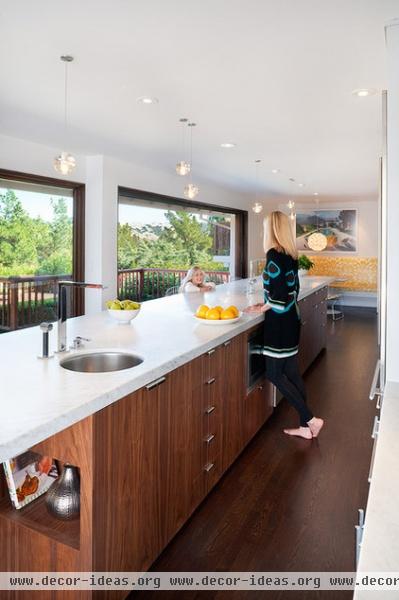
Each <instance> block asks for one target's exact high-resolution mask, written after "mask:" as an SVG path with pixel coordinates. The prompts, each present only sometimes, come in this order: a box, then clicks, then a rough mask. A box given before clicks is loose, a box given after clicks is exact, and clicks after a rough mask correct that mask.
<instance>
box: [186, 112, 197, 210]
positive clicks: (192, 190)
mask: <svg viewBox="0 0 399 600" xmlns="http://www.w3.org/2000/svg"><path fill="white" fill-rule="evenodd" d="M195 126H196V123H188V127H190V183H188V184H187V185H186V186H185V187H184V190H183V194H184V196H185V197H186V198H188V199H189V200H194V198H195V197H196V196H197V195H198V193H199V187H198V186H197V185H195V184H194V183H193V182H192V173H193V127H195Z"/></svg>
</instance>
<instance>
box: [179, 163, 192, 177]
mask: <svg viewBox="0 0 399 600" xmlns="http://www.w3.org/2000/svg"><path fill="white" fill-rule="evenodd" d="M190 170H191V165H190V163H189V162H187V161H186V160H180V161H179V162H178V163H177V165H176V173H177V174H178V175H181V176H184V175H188V174H189V173H190Z"/></svg>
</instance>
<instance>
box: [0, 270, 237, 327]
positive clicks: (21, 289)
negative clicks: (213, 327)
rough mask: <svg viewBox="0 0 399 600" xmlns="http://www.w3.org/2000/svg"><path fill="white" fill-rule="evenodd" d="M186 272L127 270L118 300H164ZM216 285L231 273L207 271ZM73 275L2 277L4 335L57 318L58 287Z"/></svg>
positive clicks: (0, 320)
mask: <svg viewBox="0 0 399 600" xmlns="http://www.w3.org/2000/svg"><path fill="white" fill-rule="evenodd" d="M186 273H187V271H186V270H185V269H144V268H143V269H140V268H138V269H124V270H122V271H119V272H118V298H120V299H124V298H130V299H132V300H137V301H139V302H141V301H143V300H150V299H152V298H161V297H162V296H164V295H165V293H166V291H167V290H168V289H169V288H171V287H175V286H178V285H180V282H181V280H182V279H183V277H184V276H185V275H186ZM206 275H207V278H208V279H209V280H210V281H214V282H215V283H217V284H218V283H227V282H228V281H229V278H230V274H229V272H228V271H206ZM63 279H72V276H71V275H37V276H36V275H30V276H27V277H0V333H1V332H4V331H11V330H14V329H21V328H23V327H29V326H31V325H38V324H39V323H41V322H42V321H54V320H56V318H57V284H58V282H59V281H60V280H63Z"/></svg>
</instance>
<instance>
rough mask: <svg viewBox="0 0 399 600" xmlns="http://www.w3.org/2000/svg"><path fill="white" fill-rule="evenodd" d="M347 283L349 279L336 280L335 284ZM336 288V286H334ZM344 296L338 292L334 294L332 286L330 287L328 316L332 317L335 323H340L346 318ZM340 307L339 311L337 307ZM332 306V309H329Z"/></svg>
mask: <svg viewBox="0 0 399 600" xmlns="http://www.w3.org/2000/svg"><path fill="white" fill-rule="evenodd" d="M344 281H347V279H343V278H340V279H334V281H333V283H334V284H335V283H342V282H344ZM332 287H334V286H332ZM342 296H343V294H339V293H337V292H332V291H331V289H330V286H329V287H328V295H327V315H331V318H332V320H333V321H339V320H340V319H343V318H344V316H345V315H344V312H343V307H342ZM337 304H338V306H339V308H338V309H337V308H336V306H337ZM328 306H330V308H328Z"/></svg>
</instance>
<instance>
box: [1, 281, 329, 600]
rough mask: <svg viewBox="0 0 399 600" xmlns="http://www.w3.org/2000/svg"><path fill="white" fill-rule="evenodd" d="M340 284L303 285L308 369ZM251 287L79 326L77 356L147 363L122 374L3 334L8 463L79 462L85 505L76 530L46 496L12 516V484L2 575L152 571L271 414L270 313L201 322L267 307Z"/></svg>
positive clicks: (78, 321)
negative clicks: (264, 363)
mask: <svg viewBox="0 0 399 600" xmlns="http://www.w3.org/2000/svg"><path fill="white" fill-rule="evenodd" d="M329 282H330V278H326V277H305V278H303V280H302V282H301V294H300V306H301V317H302V322H303V329H302V337H301V345H300V357H299V358H300V365H301V370H302V371H304V370H305V369H306V368H307V367H308V366H309V364H310V363H311V362H312V361H313V360H314V358H315V357H316V356H317V354H318V353H319V352H320V351H321V350H322V349H323V348H324V347H325V345H326V337H325V335H326V327H325V325H326V313H327V306H326V297H327V285H328V283H329ZM246 289H247V281H246V280H241V281H235V282H232V283H230V284H225V285H221V286H218V287H217V289H216V291H215V292H212V293H207V294H205V295H202V294H184V295H182V294H179V295H176V296H172V297H169V298H163V299H160V300H154V301H150V302H147V303H145V304H144V305H143V307H142V311H141V313H140V315H139V316H138V317H137V319H135V320H134V321H133V322H132V323H131V324H130V325H118V324H117V323H115V322H114V321H112V319H111V318H110V317H109V315H108V313H107V312H103V313H100V314H98V315H93V316H85V317H78V318H75V319H71V320H70V321H68V339H69V342H71V341H72V339H73V338H75V337H76V336H77V335H80V336H83V337H87V338H90V339H91V341H90V342H87V344H86V347H85V349H84V350H80V351H79V352H80V353H87V352H91V351H94V350H99V349H107V350H110V349H113V350H118V351H121V350H123V351H126V352H131V353H134V354H136V355H139V356H140V357H141V358H142V359H143V362H142V363H141V364H140V365H138V366H136V367H134V368H133V369H128V370H125V371H118V372H113V373H76V372H71V371H67V370H65V369H63V368H62V367H60V365H59V360H60V358H59V357H58V356H56V357H55V358H52V359H50V360H45V361H42V360H38V359H37V358H36V356H37V354H39V351H40V345H41V334H40V331H39V329H38V328H37V327H35V328H31V329H27V330H23V331H18V332H14V333H9V334H6V335H2V336H0V352H1V356H2V364H1V367H0V373H1V381H2V398H1V408H2V416H3V418H2V420H1V422H0V460H6V459H8V458H11V457H13V456H16V455H17V454H19V453H21V452H23V451H25V450H27V449H28V448H33V449H36V450H37V451H38V452H41V453H45V454H47V455H50V456H52V457H54V458H55V459H57V460H59V461H60V463H65V462H68V463H71V464H73V465H76V466H77V467H78V468H79V470H80V478H81V505H82V508H81V514H80V518H79V519H77V520H75V521H71V522H60V521H57V520H56V519H54V518H52V517H51V518H50V517H49V516H48V514H47V512H46V508H45V505H44V500H43V497H41V498H39V499H37V500H36V501H34V502H33V503H32V504H30V505H28V506H27V507H25V508H24V509H22V510H20V511H15V510H13V509H12V508H11V506H10V502H9V499H8V493H7V490H6V485H5V480H4V476H3V474H1V479H0V566H1V569H0V570H4V571H10V570H15V571H24V570H26V571H30V570H38V571H72V570H76V571H85V570H86V571H92V570H93V571H94V570H97V571H143V570H146V569H148V567H149V566H150V565H151V564H152V562H153V561H154V560H155V558H156V557H157V556H158V555H159V554H160V552H161V551H162V549H163V548H164V547H165V546H166V544H167V543H168V542H169V541H170V539H171V538H172V537H173V536H174V535H175V534H176V532H177V531H178V530H179V529H180V527H181V526H182V525H183V524H184V523H185V521H186V520H187V519H188V518H189V516H190V515H191V514H192V512H193V511H194V510H195V508H196V507H197V506H198V505H199V503H200V502H201V501H202V500H203V499H204V498H205V496H206V495H207V493H208V492H209V491H210V490H211V489H212V487H213V486H214V485H215V484H216V482H217V481H218V480H219V479H220V477H221V476H222V475H223V473H224V471H225V470H226V469H227V468H228V467H229V466H230V465H231V464H232V462H234V460H235V459H236V458H237V456H238V455H239V454H240V452H241V451H242V449H243V448H244V447H245V445H246V444H247V443H248V442H249V441H250V440H251V438H252V437H253V436H254V435H255V433H256V432H257V431H258V430H259V428H260V427H261V426H262V425H263V424H264V423H265V421H266V420H267V418H268V417H269V416H270V415H271V413H272V411H273V404H274V398H275V395H274V390H273V386H271V384H269V383H268V382H266V381H265V380H264V375H263V374H261V375H260V376H259V377H258V378H257V379H256V380H255V381H251V382H250V381H249V378H248V371H249V369H250V355H249V354H248V347H249V341H250V339H251V336H253V335H254V333H255V334H256V332H257V330H258V329H259V328H260V327H262V321H263V315H247V314H245V315H243V316H242V318H241V319H240V320H239V321H238V322H237V323H234V324H226V325H221V326H220V327H215V326H214V327H211V326H207V325H202V324H201V323H198V322H197V321H196V320H195V319H193V313H194V312H195V310H196V308H197V307H198V305H199V304H200V303H203V302H204V303H206V304H210V305H216V304H220V305H222V306H228V305H231V304H235V305H236V306H237V307H238V308H239V309H240V310H242V309H243V308H245V306H247V305H248V304H253V303H256V302H260V301H262V289H261V286H260V285H258V289H257V290H256V291H255V293H254V294H252V295H251V296H250V297H248V296H247V294H246ZM54 341H55V340H52V343H53V344H54ZM97 593H98V592H97ZM46 594H47V592H45V593H44V592H42V597H43V598H45V597H47V596H46ZM50 594H51V593H50V592H49V596H48V597H51V596H50ZM78 594H79V595H78ZM101 594H102V595H101V597H102V598H123V597H124V596H125V595H126V593H124V592H108V593H106V592H101ZM21 597H23V596H21ZM91 597H95V593H94V592H93V593H92V592H79V593H76V598H82V599H83V598H91Z"/></svg>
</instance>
